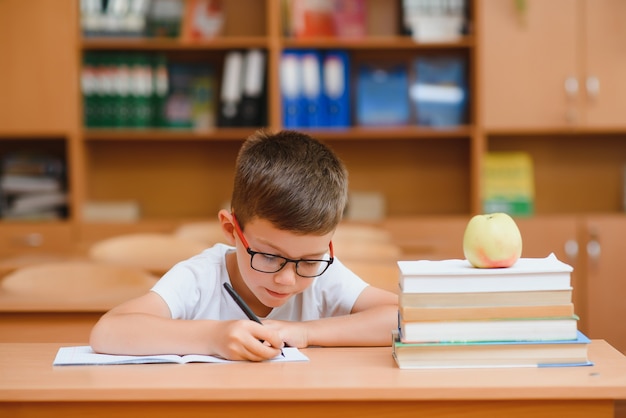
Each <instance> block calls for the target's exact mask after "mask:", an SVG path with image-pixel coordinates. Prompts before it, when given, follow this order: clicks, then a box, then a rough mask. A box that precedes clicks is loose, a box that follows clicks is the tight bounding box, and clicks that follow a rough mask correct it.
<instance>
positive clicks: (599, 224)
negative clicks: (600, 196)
mask: <svg viewBox="0 0 626 418" xmlns="http://www.w3.org/2000/svg"><path fill="white" fill-rule="evenodd" d="M625 236H626V216H623V215H612V216H611V215H603V216H600V215H599V216H590V217H588V218H587V221H586V225H585V237H584V238H583V241H582V242H583V244H584V245H585V251H586V253H587V257H586V259H587V268H586V276H587V277H586V293H587V303H588V318H587V319H588V332H589V337H590V338H601V339H604V340H607V341H608V342H609V343H610V344H611V345H613V346H614V347H615V348H617V349H618V350H620V351H622V352H623V353H626V326H625V325H624V321H623V318H624V317H626V303H624V296H625V295H626V280H625V273H624V265H625V264H624V260H625V258H626V257H625V255H626V253H625V251H624V237H625Z"/></svg>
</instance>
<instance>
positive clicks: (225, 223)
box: [217, 209, 235, 246]
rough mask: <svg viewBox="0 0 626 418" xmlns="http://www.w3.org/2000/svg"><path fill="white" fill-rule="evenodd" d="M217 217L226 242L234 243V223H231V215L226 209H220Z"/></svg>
mask: <svg viewBox="0 0 626 418" xmlns="http://www.w3.org/2000/svg"><path fill="white" fill-rule="evenodd" d="M217 217H218V219H219V221H220V224H221V225H222V231H223V232H224V237H226V242H227V243H228V244H230V245H233V246H234V245H235V225H234V224H233V215H232V214H231V213H230V212H229V211H227V210H226V209H221V210H220V211H219V212H218V213H217Z"/></svg>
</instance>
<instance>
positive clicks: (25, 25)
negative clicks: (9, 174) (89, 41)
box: [0, 0, 78, 134]
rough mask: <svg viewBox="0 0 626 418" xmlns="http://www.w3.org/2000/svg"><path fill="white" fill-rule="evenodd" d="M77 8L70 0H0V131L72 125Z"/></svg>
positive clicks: (75, 107) (61, 128) (54, 129)
mask: <svg viewBox="0 0 626 418" xmlns="http://www.w3.org/2000/svg"><path fill="white" fill-rule="evenodd" d="M77 9H78V6H77V4H76V2H74V1H47V0H33V1H21V0H3V1H0V51H2V57H1V58H0V60H1V61H2V65H0V91H1V92H2V93H0V134H14V133H18V134H21V133H25V134H30V133H35V134H36V133H39V132H51V131H52V132H67V131H68V130H72V129H74V127H75V126H76V119H77V117H78V76H77V74H78V63H77V55H76V51H75V48H74V47H73V46H74V45H76V35H77V24H78V23H77V22H78V18H77V16H76V10H77Z"/></svg>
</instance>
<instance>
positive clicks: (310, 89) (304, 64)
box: [300, 50, 327, 128]
mask: <svg viewBox="0 0 626 418" xmlns="http://www.w3.org/2000/svg"><path fill="white" fill-rule="evenodd" d="M300 65H301V69H302V97H303V99H304V109H305V117H306V126H307V127H309V128H319V127H323V126H326V124H327V121H326V115H325V106H324V95H323V92H322V54H321V53H320V52H318V51H314V50H307V51H303V52H302V53H301V54H300Z"/></svg>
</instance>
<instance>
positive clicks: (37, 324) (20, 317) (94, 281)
mask: <svg viewBox="0 0 626 418" xmlns="http://www.w3.org/2000/svg"><path fill="white" fill-rule="evenodd" d="M155 281H156V277H154V276H153V275H152V274H150V273H148V272H146V271H144V270H141V269H137V268H133V267H128V266H116V265H108V264H102V263H96V262H91V261H58V262H49V263H39V264H34V265H29V266H24V267H21V268H18V269H16V270H15V271H13V272H11V273H9V274H7V275H6V276H4V277H2V278H0V342H54V341H62V342H85V341H88V340H89V333H90V331H91V328H92V327H93V325H94V324H95V323H96V321H97V320H98V319H99V318H100V316H101V315H102V314H104V313H105V312H107V311H108V310H109V309H111V308H113V307H114V306H116V305H118V304H120V303H122V302H124V301H126V300H129V299H131V298H133V297H136V296H139V295H141V294H144V293H146V292H147V291H148V290H149V289H150V288H151V287H152V285H153V284H154V283H155Z"/></svg>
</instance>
